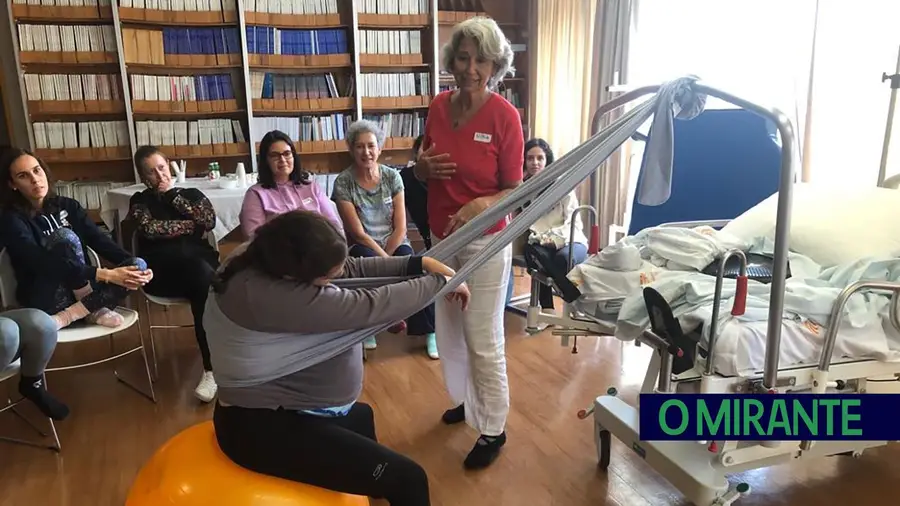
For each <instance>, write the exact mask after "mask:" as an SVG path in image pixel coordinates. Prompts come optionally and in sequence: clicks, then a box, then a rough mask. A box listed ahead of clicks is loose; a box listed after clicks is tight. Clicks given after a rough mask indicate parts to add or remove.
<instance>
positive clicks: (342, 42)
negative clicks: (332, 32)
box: [337, 30, 350, 53]
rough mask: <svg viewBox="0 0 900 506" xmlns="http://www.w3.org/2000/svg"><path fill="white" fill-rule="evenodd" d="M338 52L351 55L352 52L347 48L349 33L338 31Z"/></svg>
mask: <svg viewBox="0 0 900 506" xmlns="http://www.w3.org/2000/svg"><path fill="white" fill-rule="evenodd" d="M337 51H338V52H339V53H349V52H350V50H349V49H348V47H347V31H346V30H337Z"/></svg>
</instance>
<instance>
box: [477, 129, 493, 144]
mask: <svg viewBox="0 0 900 506" xmlns="http://www.w3.org/2000/svg"><path fill="white" fill-rule="evenodd" d="M475 142H484V143H488V142H491V134H484V133H481V132H475Z"/></svg>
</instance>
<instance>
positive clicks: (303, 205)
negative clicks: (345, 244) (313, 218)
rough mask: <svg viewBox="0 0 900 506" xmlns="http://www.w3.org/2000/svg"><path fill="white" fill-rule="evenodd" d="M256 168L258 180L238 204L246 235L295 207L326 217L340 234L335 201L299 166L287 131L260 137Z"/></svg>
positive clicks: (341, 227)
mask: <svg viewBox="0 0 900 506" xmlns="http://www.w3.org/2000/svg"><path fill="white" fill-rule="evenodd" d="M256 169H257V171H258V172H259V182H258V183H257V184H255V185H253V186H251V187H250V188H249V189H248V190H247V194H246V195H245V196H244V203H243V205H242V206H241V217H240V220H241V230H242V231H243V232H244V237H245V238H247V239H249V238H251V237H253V233H254V232H255V231H256V229H257V228H259V227H260V226H262V224H263V223H265V222H266V221H268V220H270V219H272V218H273V217H274V216H278V215H279V214H282V213H286V212H288V211H296V210H298V209H302V210H306V211H314V212H317V213H319V214H321V215H322V216H325V217H326V218H328V219H329V220H331V221H332V223H334V224H335V226H336V227H338V228H339V229H340V230H341V231H342V232H341V233H343V225H342V223H341V219H340V217H338V213H337V209H335V207H334V202H332V201H331V200H330V199H329V198H328V195H327V194H326V193H325V191H324V190H322V187H320V186H319V185H318V184H317V183H316V182H315V181H313V180H312V177H311V174H310V173H309V172H307V171H305V170H303V168H302V167H300V156H299V155H298V154H297V151H296V149H294V142H293V141H292V140H291V138H290V137H288V135H287V134H286V133H284V132H281V131H278V130H272V131H271V132H269V133H267V134H266V135H265V136H264V137H263V138H262V141H261V142H260V143H259V155H258V160H257V164H256Z"/></svg>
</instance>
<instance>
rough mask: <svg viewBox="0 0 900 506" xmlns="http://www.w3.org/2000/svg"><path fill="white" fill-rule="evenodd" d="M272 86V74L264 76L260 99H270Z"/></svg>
mask: <svg viewBox="0 0 900 506" xmlns="http://www.w3.org/2000/svg"><path fill="white" fill-rule="evenodd" d="M274 88H275V87H274V85H273V84H272V74H268V73H267V74H266V77H265V78H264V79H263V89H262V98H272V97H273V91H274Z"/></svg>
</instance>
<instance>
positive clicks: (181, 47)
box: [176, 28, 191, 54]
mask: <svg viewBox="0 0 900 506" xmlns="http://www.w3.org/2000/svg"><path fill="white" fill-rule="evenodd" d="M176 34H177V35H176V39H177V40H178V52H177V54H191V37H190V33H189V32H188V30H185V29H184V28H178V29H177V32H176Z"/></svg>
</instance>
